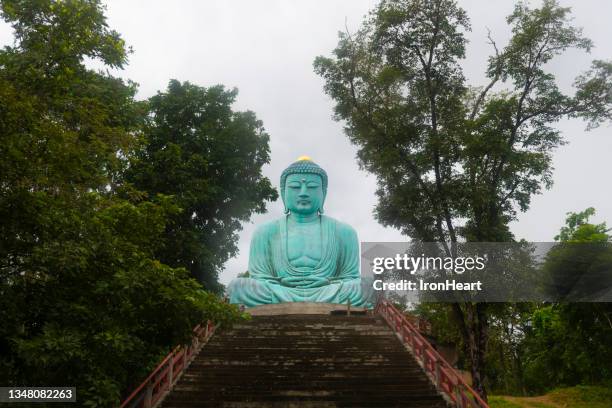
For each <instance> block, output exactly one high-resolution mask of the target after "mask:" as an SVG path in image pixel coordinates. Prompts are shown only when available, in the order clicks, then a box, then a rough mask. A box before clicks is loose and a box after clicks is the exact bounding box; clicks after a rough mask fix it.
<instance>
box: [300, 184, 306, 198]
mask: <svg viewBox="0 0 612 408" xmlns="http://www.w3.org/2000/svg"><path fill="white" fill-rule="evenodd" d="M300 197H308V187H307V186H306V184H302V188H300Z"/></svg>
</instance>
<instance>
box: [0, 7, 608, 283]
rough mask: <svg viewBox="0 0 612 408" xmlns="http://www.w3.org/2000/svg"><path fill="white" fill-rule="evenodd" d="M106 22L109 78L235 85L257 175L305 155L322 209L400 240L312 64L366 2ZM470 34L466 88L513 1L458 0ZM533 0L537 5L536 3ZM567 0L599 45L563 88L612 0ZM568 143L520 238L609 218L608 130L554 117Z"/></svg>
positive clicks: (243, 254) (158, 10)
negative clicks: (123, 51)
mask: <svg viewBox="0 0 612 408" xmlns="http://www.w3.org/2000/svg"><path fill="white" fill-rule="evenodd" d="M104 3H105V4H106V5H107V13H106V14H107V16H108V23H109V26H110V27H112V28H114V29H116V30H117V31H119V32H120V33H121V34H122V35H123V38H124V39H125V40H126V42H127V44H128V45H130V46H131V47H133V49H134V53H133V54H132V55H131V57H130V63H129V66H128V67H127V68H126V69H125V70H123V71H121V72H117V73H116V75H119V76H122V77H125V78H130V79H132V80H134V81H136V82H137V83H139V84H140V91H139V95H138V97H139V98H146V97H149V96H151V95H153V94H155V92H157V91H158V90H163V89H164V88H165V87H166V85H167V83H168V80H169V79H171V78H175V79H179V80H181V81H191V82H193V83H195V84H198V85H202V86H211V85H214V84H224V85H226V86H228V87H237V88H238V89H239V95H238V99H237V103H236V105H235V108H236V109H239V110H246V109H249V110H252V111H254V112H255V113H256V114H257V117H258V118H259V119H261V120H262V121H263V123H264V126H265V128H266V130H267V131H268V133H269V134H270V137H271V140H270V147H271V151H272V153H271V158H272V160H271V163H270V165H268V166H266V167H265V169H264V173H265V175H266V176H268V177H270V179H271V180H272V182H273V184H274V185H275V186H278V183H279V176H280V173H281V172H282V170H283V169H284V168H285V167H286V166H287V165H289V164H290V163H291V162H293V161H294V160H295V159H296V158H297V157H299V156H301V155H309V156H311V157H312V158H313V159H314V161H316V162H317V163H318V164H320V165H321V166H322V167H323V168H325V169H326V170H327V172H328V174H329V192H328V197H327V201H326V204H325V207H326V213H327V214H328V215H330V216H332V217H334V218H337V219H339V220H341V221H344V222H347V223H349V224H351V225H352V226H353V227H355V229H356V230H357V232H358V234H359V237H360V239H361V240H362V241H399V240H405V239H406V238H405V237H402V236H401V235H400V234H399V233H398V232H397V231H395V230H392V229H387V228H383V227H382V226H380V225H379V224H378V223H377V222H376V221H375V220H374V218H373V216H372V210H373V207H374V205H375V203H376V199H375V196H374V191H375V189H376V182H375V179H374V177H372V176H368V175H367V174H366V173H364V172H362V171H360V170H359V169H358V167H357V164H356V161H355V153H356V149H355V148H354V147H353V146H351V145H350V143H349V142H348V140H347V138H346V136H345V135H344V134H343V132H342V124H340V123H337V122H334V121H333V119H332V107H333V103H332V101H331V100H330V99H329V98H328V97H327V96H326V95H325V94H324V93H323V89H322V87H323V81H322V80H321V79H320V78H319V77H317V76H316V75H315V74H314V72H313V69H312V62H313V60H314V58H315V57H316V56H318V55H325V56H329V55H330V54H331V51H332V50H333V49H334V48H335V45H336V43H337V33H338V31H339V30H344V27H345V21H346V22H347V24H348V27H349V29H350V30H351V31H354V30H356V29H357V28H358V26H359V25H360V23H361V21H362V19H363V16H364V15H365V14H366V13H367V12H368V10H369V9H371V8H372V7H373V6H374V5H375V4H376V3H377V1H374V0H317V1H314V0H308V1H307V0H301V1H292V0H276V1H273V0H240V1H238V0H198V1H186V0H182V1H167V0H158V1H152V0H146V1H145V0H141V1H128V0H113V1H110V0H109V1H105V2H104ZM459 3H460V4H461V5H462V7H464V8H465V9H466V10H467V13H468V15H469V16H470V18H471V22H472V31H471V32H470V33H468V35H467V37H468V39H469V41H470V44H469V46H468V52H467V59H466V61H465V62H464V69H465V74H466V76H467V78H468V79H469V81H470V84H471V85H475V86H477V85H483V84H484V83H485V77H484V67H485V64H486V59H487V57H488V55H489V54H490V52H491V49H490V46H489V45H488V44H487V43H486V28H487V27H488V28H489V29H490V30H491V31H492V35H493V37H494V38H495V40H496V41H497V43H498V45H499V46H503V45H505V43H506V41H507V40H508V38H509V35H510V30H509V27H508V26H507V24H506V22H505V16H506V15H508V14H509V13H510V12H511V11H512V8H513V4H514V3H515V2H514V1H510V0H504V1H501V0H497V1H485V0H469V1H468V0H465V1H459ZM533 4H534V5H537V4H539V2H533ZM561 4H562V5H564V6H571V7H572V10H573V16H574V18H575V23H576V25H578V26H582V27H584V33H585V34H586V36H588V37H589V38H591V39H592V40H593V41H594V43H595V48H594V49H593V51H592V52H591V54H590V55H587V54H584V53H582V52H576V51H570V52H568V53H567V54H566V55H565V56H563V57H560V58H558V59H556V60H554V61H553V62H552V63H551V64H550V67H551V70H552V72H554V73H555V74H556V75H557V79H558V82H559V84H560V86H561V87H562V89H564V90H571V84H572V81H573V79H574V77H575V76H576V75H577V74H579V73H580V72H582V71H584V70H586V69H588V67H589V65H590V61H591V60H592V59H612V42H611V41H610V39H611V38H612V27H611V19H612V1H607V0H583V1H567V0H565V1H561ZM11 43H12V38H11V31H10V29H9V27H8V26H7V25H6V24H0V45H8V44H11ZM559 129H561V131H562V133H563V135H564V136H565V139H566V140H567V141H568V142H569V144H568V145H566V146H562V147H561V148H559V149H558V150H557V152H556V153H555V157H554V166H555V172H554V181H555V184H554V186H553V187H552V189H551V190H548V191H545V192H544V193H543V194H542V195H540V196H537V197H534V199H533V200H532V205H531V208H530V209H529V210H528V211H527V212H526V213H523V214H520V216H519V219H518V221H517V222H514V223H513V224H512V231H513V232H514V233H515V235H516V236H517V238H525V239H527V240H530V241H550V240H552V238H553V236H554V235H556V234H557V233H558V230H559V228H560V227H561V226H562V224H563V222H564V218H565V213H566V212H568V211H579V210H583V209H584V208H586V207H589V206H593V207H595V208H596V210H597V215H596V217H595V218H594V221H597V222H601V221H608V223H609V224H612V193H611V192H612V181H611V180H610V176H611V174H612V157H611V153H612V134H611V133H612V127H610V126H603V127H601V128H599V129H597V130H595V131H591V132H585V131H584V124H583V123H581V122H580V121H563V122H561V123H560V124H559ZM281 214H282V203H281V202H280V200H279V201H277V202H276V203H272V204H270V205H269V212H268V214H265V215H261V216H256V217H253V220H252V223H250V224H247V225H245V228H244V230H243V231H242V233H241V235H240V244H239V245H240V255H239V256H238V257H237V258H235V259H232V260H231V261H230V262H228V264H227V267H226V270H225V272H224V273H223V274H222V275H221V281H222V282H223V283H228V282H229V281H230V280H231V279H232V278H234V277H235V276H236V274H237V273H238V272H243V271H245V270H246V268H247V262H248V245H249V240H250V237H251V234H252V232H253V228H254V226H255V225H257V224H259V223H261V222H264V221H266V220H268V219H272V218H276V217H279V216H280V215H281Z"/></svg>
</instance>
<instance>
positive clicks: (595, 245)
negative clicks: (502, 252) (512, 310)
mask: <svg viewBox="0 0 612 408" xmlns="http://www.w3.org/2000/svg"><path fill="white" fill-rule="evenodd" d="M594 214H595V210H594V209H593V208H588V209H586V210H585V211H582V212H579V213H568V217H567V219H566V225H565V226H564V227H563V228H561V232H560V234H559V235H558V236H557V237H555V239H556V240H558V241H560V244H559V245H558V246H556V247H554V248H553V249H552V250H551V251H550V252H549V254H548V255H547V258H546V261H545V263H544V265H543V272H544V273H543V276H544V278H545V279H546V280H547V282H548V283H549V285H551V286H554V289H555V290H554V293H555V294H556V295H557V296H558V295H559V294H560V295H566V294H567V293H569V292H570V291H576V290H578V293H579V294H581V293H580V289H581V288H580V284H581V283H583V281H584V280H585V279H584V275H585V274H586V273H588V274H592V275H594V278H595V281H594V282H593V281H591V282H588V285H587V286H588V289H590V291H592V290H593V289H599V288H604V289H606V290H607V291H609V290H610V289H611V288H612V281H611V279H610V266H611V265H612V251H611V243H610V241H612V237H610V235H609V234H608V231H610V230H609V229H608V228H607V227H606V224H605V223H601V224H591V223H589V222H588V221H589V218H590V217H591V216H592V215H594ZM599 270H602V271H603V273H602V274H599V273H597V272H598V271H599ZM582 294H584V293H582ZM530 325H531V328H530V330H529V331H527V334H528V335H527V337H526V339H525V341H524V344H525V377H526V379H527V381H528V382H529V383H530V385H531V388H532V391H536V392H542V391H546V390H549V389H551V388H554V387H558V386H573V385H577V384H598V383H605V382H606V381H610V379H611V378H612V370H611V369H610V364H609V361H611V360H612V350H610V344H612V306H611V304H610V303H569V302H554V303H551V304H545V305H541V306H539V307H537V308H536V309H535V310H534V312H533V313H532V315H531V316H530ZM544 372H545V373H547V375H545V376H544V375H542V373H544Z"/></svg>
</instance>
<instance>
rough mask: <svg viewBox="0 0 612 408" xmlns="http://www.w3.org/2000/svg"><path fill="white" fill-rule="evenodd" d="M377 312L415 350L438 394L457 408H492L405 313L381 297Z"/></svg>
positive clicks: (417, 358)
mask: <svg viewBox="0 0 612 408" xmlns="http://www.w3.org/2000/svg"><path fill="white" fill-rule="evenodd" d="M375 312H376V313H378V314H379V315H381V316H382V317H383V318H384V319H385V321H386V322H387V324H388V325H389V326H390V327H391V328H392V329H393V331H394V332H395V333H396V334H398V335H399V337H400V339H401V340H402V342H403V343H404V344H405V345H406V346H407V347H408V348H409V349H410V350H411V351H412V354H413V355H414V357H415V359H416V360H417V362H418V363H419V365H420V366H421V367H422V368H423V369H424V370H425V372H426V373H427V374H428V376H429V377H430V379H431V380H432V381H433V383H434V385H435V386H436V388H437V389H438V391H440V392H442V393H443V394H445V395H446V396H447V397H448V398H449V399H450V400H451V401H452V403H453V404H454V405H455V406H457V408H489V405H488V404H487V403H486V402H485V401H484V400H483V399H482V398H481V397H480V395H479V394H478V393H477V392H476V391H474V389H473V388H472V387H470V386H469V385H468V384H467V383H466V382H465V381H464V380H463V378H461V376H460V375H459V374H458V373H457V371H456V370H455V369H454V368H453V367H452V366H451V365H450V364H449V363H448V362H447V361H446V360H445V359H444V357H442V356H441V355H440V354H439V353H438V352H437V351H436V349H434V348H433V346H432V345H431V344H430V343H429V342H428V341H427V339H425V338H424V337H423V336H422V335H421V333H420V332H419V330H417V328H415V327H414V325H413V324H412V323H410V321H409V320H408V318H407V317H406V316H405V315H404V313H402V312H400V311H399V310H398V309H397V308H396V307H395V306H394V305H393V304H392V303H391V302H389V301H388V300H387V299H385V298H384V297H381V298H380V299H379V301H378V303H377V305H376V308H375Z"/></svg>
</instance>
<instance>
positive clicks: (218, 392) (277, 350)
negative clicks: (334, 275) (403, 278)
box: [162, 315, 447, 408]
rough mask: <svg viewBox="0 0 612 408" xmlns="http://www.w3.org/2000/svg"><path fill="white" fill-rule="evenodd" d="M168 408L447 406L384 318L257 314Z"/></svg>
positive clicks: (192, 369) (190, 374)
mask: <svg viewBox="0 0 612 408" xmlns="http://www.w3.org/2000/svg"><path fill="white" fill-rule="evenodd" d="M162 407H165V408H192V407H228V408H229V407H232V408H255V407H300V408H305V407H312V408H325V407H414V408H434V407H435V408H438V407H439V408H446V407H447V404H446V403H445V401H444V399H443V398H442V397H441V396H440V394H438V393H437V392H436V390H435V388H434V386H433V385H432V383H431V382H430V381H429V379H428V378H427V377H426V375H425V374H424V373H423V371H422V370H421V368H420V367H419V365H418V364H417V363H416V361H415V360H414V358H413V357H412V355H411V354H410V353H409V352H408V351H406V349H405V348H404V346H403V345H402V344H401V343H400V341H399V339H398V338H397V337H396V336H395V335H394V333H393V332H392V331H391V329H390V328H389V327H388V326H387V325H386V324H385V323H384V321H383V320H382V319H381V318H380V317H373V316H337V315H278V316H253V317H252V320H251V321H249V322H247V323H241V324H238V325H234V327H232V328H231V329H229V330H224V331H221V332H219V333H217V334H215V335H214V336H213V337H212V339H211V340H210V342H209V343H208V344H207V345H206V346H205V347H204V348H203V349H202V351H201V352H200V353H199V355H197V356H196V357H195V359H194V360H193V362H192V363H191V365H190V366H189V368H188V369H187V370H186V371H185V373H184V374H183V376H182V377H181V378H180V379H179V381H178V383H177V384H176V385H175V387H174V389H173V390H172V392H171V393H170V394H169V395H168V396H167V397H166V398H165V399H164V401H163V403H162Z"/></svg>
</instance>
